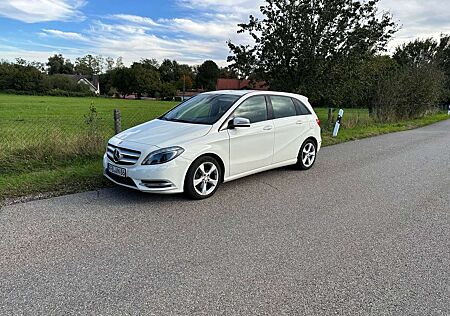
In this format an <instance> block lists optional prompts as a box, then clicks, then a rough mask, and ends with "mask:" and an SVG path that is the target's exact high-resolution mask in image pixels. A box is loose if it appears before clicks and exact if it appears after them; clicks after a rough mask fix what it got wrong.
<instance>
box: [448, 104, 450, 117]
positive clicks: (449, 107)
mask: <svg viewBox="0 0 450 316" xmlns="http://www.w3.org/2000/svg"><path fill="white" fill-rule="evenodd" d="M448 115H450V104H449V105H448Z"/></svg>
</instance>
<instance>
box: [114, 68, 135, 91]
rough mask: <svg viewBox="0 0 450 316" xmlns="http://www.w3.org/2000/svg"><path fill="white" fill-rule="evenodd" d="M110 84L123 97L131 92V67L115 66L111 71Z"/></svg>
mask: <svg viewBox="0 0 450 316" xmlns="http://www.w3.org/2000/svg"><path fill="white" fill-rule="evenodd" d="M111 83H112V86H113V87H115V88H116V89H117V91H118V92H119V93H120V94H121V95H122V97H123V98H125V97H126V96H127V95H129V94H131V93H133V92H134V91H133V88H134V86H133V85H134V72H133V70H132V69H131V68H126V67H123V68H117V69H114V70H113V71H112V72H111Z"/></svg>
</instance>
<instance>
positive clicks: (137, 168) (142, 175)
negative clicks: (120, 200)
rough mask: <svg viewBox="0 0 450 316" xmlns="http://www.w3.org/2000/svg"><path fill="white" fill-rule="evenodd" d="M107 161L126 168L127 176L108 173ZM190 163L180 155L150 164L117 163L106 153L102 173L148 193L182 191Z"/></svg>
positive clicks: (115, 181) (122, 183)
mask: <svg viewBox="0 0 450 316" xmlns="http://www.w3.org/2000/svg"><path fill="white" fill-rule="evenodd" d="M108 163H109V164H112V165H114V166H117V167H120V168H124V169H126V171H127V177H126V178H124V177H120V176H116V175H113V174H110V173H109V172H108ZM190 165H191V161H190V160H188V159H186V158H183V157H182V156H179V157H177V158H175V159H174V160H172V161H169V162H167V163H164V164H160V165H151V166H143V165H140V164H139V163H138V164H136V165H133V166H123V165H117V164H115V163H114V162H113V161H111V160H110V159H109V158H108V157H107V156H106V154H105V155H104V156H103V173H104V175H105V177H106V178H108V179H109V180H111V181H112V182H114V183H116V184H118V185H121V186H125V187H128V188H132V189H136V190H139V191H143V192H149V193H182V192H183V190H184V178H185V176H186V173H187V170H188V169H189V166H190Z"/></svg>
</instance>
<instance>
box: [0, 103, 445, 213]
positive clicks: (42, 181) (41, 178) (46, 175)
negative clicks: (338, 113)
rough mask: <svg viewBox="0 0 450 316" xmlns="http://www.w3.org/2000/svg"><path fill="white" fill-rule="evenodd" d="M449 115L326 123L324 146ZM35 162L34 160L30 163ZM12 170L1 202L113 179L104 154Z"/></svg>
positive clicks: (1, 183)
mask: <svg viewBox="0 0 450 316" xmlns="http://www.w3.org/2000/svg"><path fill="white" fill-rule="evenodd" d="M325 112H326V111H324V110H323V111H322V110H321V109H319V110H318V111H317V113H318V115H319V117H320V119H321V121H322V122H324V121H325V120H326V116H325V115H326V113H325ZM448 118H449V117H448V115H447V113H438V114H433V115H429V116H426V117H424V118H420V119H415V120H410V121H403V122H399V123H393V124H380V123H374V122H368V121H367V120H363V121H364V123H358V122H357V123H355V124H354V126H350V125H348V124H349V123H347V125H345V124H343V127H342V129H341V131H340V133H339V136H338V137H337V138H333V137H332V133H331V127H327V126H324V129H323V131H322V137H323V146H329V145H334V144H338V143H342V142H347V141H351V140H357V139H362V138H366V137H371V136H377V135H382V134H387V133H392V132H398V131H404V130H410V129H414V128H418V127H423V126H426V125H429V124H433V123H436V122H439V121H443V120H446V119H448ZM353 119H354V118H353ZM344 121H345V117H344ZM349 121H350V120H349ZM32 163H33V162H30V164H32ZM18 166H19V165H17V166H16V167H18ZM9 170H10V171H9V172H4V173H3V174H2V176H1V177H0V205H1V204H4V203H10V202H14V201H16V199H18V198H21V197H27V196H32V197H37V198H39V197H41V196H43V197H46V196H54V195H61V194H67V193H76V192H82V191H87V190H94V189H98V188H103V187H107V186H111V183H109V182H108V181H107V180H106V179H105V178H104V177H103V175H102V161H101V157H100V156H99V157H96V156H93V157H85V158H80V159H68V160H62V161H56V162H55V163H53V164H51V166H49V165H48V164H42V165H39V163H37V164H35V165H33V168H22V167H18V168H16V169H15V170H13V169H9ZM30 170H32V171H30Z"/></svg>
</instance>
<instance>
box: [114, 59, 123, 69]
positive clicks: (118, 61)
mask: <svg viewBox="0 0 450 316" xmlns="http://www.w3.org/2000/svg"><path fill="white" fill-rule="evenodd" d="M123 67H125V65H124V64H123V58H122V57H117V59H116V68H123Z"/></svg>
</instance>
